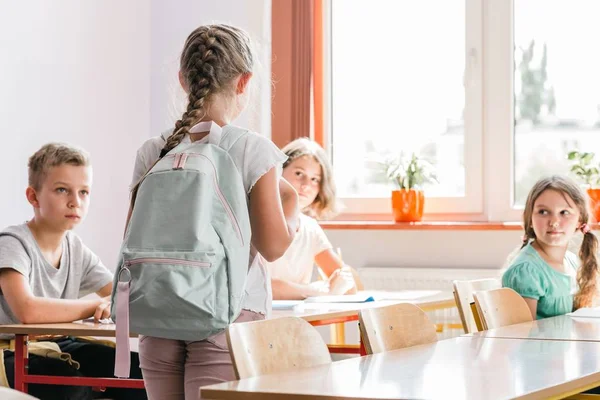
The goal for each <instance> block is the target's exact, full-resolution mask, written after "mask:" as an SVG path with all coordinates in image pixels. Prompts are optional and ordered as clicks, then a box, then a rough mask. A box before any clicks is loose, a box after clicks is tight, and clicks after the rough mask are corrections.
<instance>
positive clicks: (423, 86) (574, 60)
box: [324, 0, 600, 221]
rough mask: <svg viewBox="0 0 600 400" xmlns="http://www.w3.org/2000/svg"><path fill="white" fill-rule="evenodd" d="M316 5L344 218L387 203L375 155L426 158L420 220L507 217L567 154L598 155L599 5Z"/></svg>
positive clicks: (335, 0) (343, 1)
mask: <svg viewBox="0 0 600 400" xmlns="http://www.w3.org/2000/svg"><path fill="white" fill-rule="evenodd" d="M325 3H326V4H327V7H326V13H327V14H326V18H324V21H325V25H326V26H325V29H324V31H325V32H326V38H325V41H326V42H327V46H325V48H326V51H325V64H326V66H327V68H325V77H326V80H329V81H328V85H326V86H327V90H328V92H327V93H326V97H327V101H329V104H328V105H326V111H327V112H326V113H325V114H324V115H325V118H326V119H328V120H327V121H326V123H325V134H324V137H325V140H324V144H325V145H326V147H327V148H328V150H329V151H330V154H331V156H332V161H333V164H334V173H335V176H336V180H337V183H338V187H339V189H338V190H339V193H340V195H341V197H343V201H344V203H345V204H346V206H347V209H346V212H348V213H349V214H352V213H355V214H389V212H390V204H389V203H390V202H389V191H390V190H391V189H392V186H391V184H388V183H385V182H384V181H383V180H382V179H381V176H378V175H377V174H375V175H374V174H373V173H372V171H371V170H370V164H369V163H370V161H371V160H372V159H373V157H375V158H377V157H383V156H385V155H386V154H392V153H396V154H398V153H400V152H403V153H405V154H410V153H412V152H416V153H417V154H419V155H420V156H421V157H423V158H426V159H428V160H430V161H431V162H432V163H433V164H434V167H435V168H436V171H437V174H438V177H439V183H437V184H430V185H428V186H426V187H425V192H426V210H425V211H426V215H425V218H426V219H430V220H444V219H446V220H483V221H485V220H489V221H515V220H520V218H521V214H522V207H523V203H524V201H525V198H526V196H527V193H528V191H529V189H530V188H531V186H532V184H533V183H534V182H535V181H536V180H537V179H539V178H540V177H541V176H543V175H548V174H553V173H562V174H566V173H568V171H569V165H568V162H567V160H566V154H567V153H568V152H569V151H570V150H574V149H579V150H583V151H592V152H594V151H595V152H596V153H600V151H598V149H600V75H599V74H598V71H600V53H599V52H597V51H596V50H595V49H596V47H597V45H596V41H597V40H596V39H597V38H598V37H600V25H599V24H598V23H597V21H596V20H597V18H596V17H597V16H598V15H600V2H598V1H597V0H577V1H569V2H567V1H565V0H514V1H510V0H509V1H495V0H463V1H458V0H454V1H448V0H431V1H422V2H405V1H397V2H395V1H386V0H371V1H369V2H364V1H361V0H329V1H328V2H325ZM327 24H328V25H327ZM559 28H560V29H559ZM327 35H328V36H327ZM340 143H343V144H340ZM599 155H600V154H599Z"/></svg>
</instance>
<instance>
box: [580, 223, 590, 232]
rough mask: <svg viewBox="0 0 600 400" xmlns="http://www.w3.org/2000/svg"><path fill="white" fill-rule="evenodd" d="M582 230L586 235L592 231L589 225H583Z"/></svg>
mask: <svg viewBox="0 0 600 400" xmlns="http://www.w3.org/2000/svg"><path fill="white" fill-rule="evenodd" d="M580 229H581V232H583V234H584V235H585V234H586V233H588V232H589V231H590V227H589V225H588V224H581V228H580Z"/></svg>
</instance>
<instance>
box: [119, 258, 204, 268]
mask: <svg viewBox="0 0 600 400" xmlns="http://www.w3.org/2000/svg"><path fill="white" fill-rule="evenodd" d="M143 263H150V264H175V265H185V266H188V267H201V268H210V265H211V263H209V262H206V261H190V260H179V259H176V258H159V257H143V258H134V259H131V260H126V261H125V265H126V266H128V267H130V266H132V265H136V264H143Z"/></svg>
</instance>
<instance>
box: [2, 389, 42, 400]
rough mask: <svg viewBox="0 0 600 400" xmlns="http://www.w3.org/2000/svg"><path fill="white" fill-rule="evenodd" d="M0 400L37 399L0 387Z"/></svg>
mask: <svg viewBox="0 0 600 400" xmlns="http://www.w3.org/2000/svg"><path fill="white" fill-rule="evenodd" d="M0 399H2V400H37V397H33V396H30V395H28V394H27V393H23V392H19V391H18V390H14V389H10V388H7V387H0Z"/></svg>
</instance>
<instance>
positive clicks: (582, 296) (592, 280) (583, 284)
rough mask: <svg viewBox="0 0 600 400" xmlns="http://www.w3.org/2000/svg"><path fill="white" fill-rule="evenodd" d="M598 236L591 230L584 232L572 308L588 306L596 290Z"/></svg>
mask: <svg viewBox="0 0 600 400" xmlns="http://www.w3.org/2000/svg"><path fill="white" fill-rule="evenodd" d="M597 252H598V238H597V237H596V235H594V234H593V233H592V232H591V231H588V232H584V234H583V242H582V243H581V248H580V249H579V259H580V260H581V267H580V268H579V270H578V271H577V284H578V286H579V292H577V294H576V295H575V298H574V300H573V307H574V309H578V308H581V307H590V306H591V305H592V302H593V300H594V296H595V295H596V290H597V286H598V283H597V277H598V259H597V256H596V254H597Z"/></svg>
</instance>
